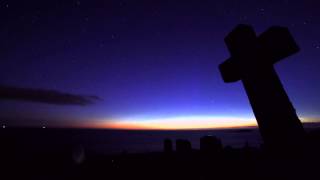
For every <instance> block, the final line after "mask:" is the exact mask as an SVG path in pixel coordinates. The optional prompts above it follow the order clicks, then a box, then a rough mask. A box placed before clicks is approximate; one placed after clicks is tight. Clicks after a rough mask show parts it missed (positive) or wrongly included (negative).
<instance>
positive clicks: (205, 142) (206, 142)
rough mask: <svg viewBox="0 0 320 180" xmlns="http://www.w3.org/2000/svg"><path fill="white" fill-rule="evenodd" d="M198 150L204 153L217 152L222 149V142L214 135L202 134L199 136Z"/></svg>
mask: <svg viewBox="0 0 320 180" xmlns="http://www.w3.org/2000/svg"><path fill="white" fill-rule="evenodd" d="M200 150H201V151H202V152H204V153H218V152H221V150H222V143H221V141H220V139H218V138H217V137H215V136H204V137H201V138H200Z"/></svg>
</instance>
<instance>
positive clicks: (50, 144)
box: [0, 128, 262, 155]
mask: <svg viewBox="0 0 320 180" xmlns="http://www.w3.org/2000/svg"><path fill="white" fill-rule="evenodd" d="M208 135H211V136H215V137H217V138H219V139H220V140H221V142H222V144H223V146H224V147H225V146H231V147H234V148H239V147H243V146H245V144H247V145H249V146H252V147H259V146H260V145H261V144H262V140H261V137H260V134H259V130H258V129H257V128H243V129H219V130H217V129H215V130H176V131H175V130H170V131H157V130H106V129H54V128H6V129H0V138H1V139H2V142H5V143H4V144H3V145H8V144H9V145H14V147H15V149H21V150H22V149H23V151H30V152H31V151H55V150H59V149H65V148H69V147H81V148H83V149H85V151H89V152H93V153H98V154H105V155H110V154H119V153H148V152H161V151H163V141H164V139H171V140H172V142H173V147H174V144H175V141H176V140H177V139H186V140H189V141H190V142H191V145H192V148H193V149H199V147H200V138H201V137H203V136H208Z"/></svg>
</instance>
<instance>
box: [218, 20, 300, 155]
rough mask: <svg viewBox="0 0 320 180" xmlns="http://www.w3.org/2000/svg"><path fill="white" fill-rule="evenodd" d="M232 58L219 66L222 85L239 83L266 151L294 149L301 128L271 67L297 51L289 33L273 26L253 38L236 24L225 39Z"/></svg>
mask: <svg viewBox="0 0 320 180" xmlns="http://www.w3.org/2000/svg"><path fill="white" fill-rule="evenodd" d="M225 43H226V45H227V47H228V49H229V51H230V54H231V57H230V58H229V59H227V60H226V61H225V62H223V63H222V64H220V65H219V69H220V72H221V75H222V78H223V80H224V82H227V83H229V82H236V81H238V80H241V81H242V83H243V85H244V88H245V90H246V93H247V95H248V98H249V101H250V104H251V107H252V109H253V112H254V115H255V117H256V120H257V123H258V126H259V130H260V134H261V136H262V139H263V141H264V145H265V147H267V148H271V149H275V148H276V149H279V148H281V147H286V148H288V147H290V148H293V146H294V147H297V145H301V143H302V142H303V139H304V133H305V132H304V129H303V126H302V123H301V122H300V120H299V118H298V116H297V114H296V112H295V109H294V107H293V105H292V104H291V102H290V100H289V98H288V96H287V94H286V92H285V90H284V88H283V86H282V84H281V82H280V80H279V77H278V75H277V73H276V71H275V69H274V67H273V65H274V64H275V63H276V62H278V61H280V60H282V59H284V58H286V57H288V56H290V55H292V54H294V53H296V52H298V51H299V47H298V45H297V44H296V43H295V41H294V39H293V37H292V36H291V34H290V32H289V30H288V29H287V28H284V27H278V26H274V27H271V28H269V29H268V30H267V31H265V32H264V33H262V34H261V35H260V36H259V37H257V36H256V34H255V32H254V30H253V28H252V27H251V26H249V25H242V24H240V25H238V26H237V27H236V28H235V29H233V30H232V31H231V32H230V33H229V34H228V35H227V36H226V37H225Z"/></svg>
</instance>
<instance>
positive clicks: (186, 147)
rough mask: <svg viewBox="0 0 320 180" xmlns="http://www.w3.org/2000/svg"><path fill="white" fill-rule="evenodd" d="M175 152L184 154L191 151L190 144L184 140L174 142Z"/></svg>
mask: <svg viewBox="0 0 320 180" xmlns="http://www.w3.org/2000/svg"><path fill="white" fill-rule="evenodd" d="M176 151H177V152H179V153H186V152H190V151H191V143H190V141H188V140H186V139H177V140H176Z"/></svg>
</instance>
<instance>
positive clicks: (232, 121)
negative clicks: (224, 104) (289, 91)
mask: <svg viewBox="0 0 320 180" xmlns="http://www.w3.org/2000/svg"><path fill="white" fill-rule="evenodd" d="M91 125H92V124H91ZM93 126H94V127H95V128H105V129H123V130H193V129H227V128H241V127H251V126H257V124H256V121H255V119H250V118H236V117H208V116H188V117H174V118H163V119H150V120H134V119H128V120H118V121H116V120H108V121H100V123H95V124H94V125H93Z"/></svg>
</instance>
